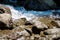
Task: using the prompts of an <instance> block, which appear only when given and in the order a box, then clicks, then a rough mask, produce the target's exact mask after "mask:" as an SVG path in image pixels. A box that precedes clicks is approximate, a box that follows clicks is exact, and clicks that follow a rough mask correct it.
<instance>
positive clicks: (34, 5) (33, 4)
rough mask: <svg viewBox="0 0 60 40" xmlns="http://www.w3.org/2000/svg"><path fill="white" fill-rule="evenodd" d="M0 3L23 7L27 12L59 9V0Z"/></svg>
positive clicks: (25, 0)
mask: <svg viewBox="0 0 60 40" xmlns="http://www.w3.org/2000/svg"><path fill="white" fill-rule="evenodd" d="M0 3H4V4H5V3H6V4H13V5H14V6H23V7H25V8H26V9H27V10H39V11H41V10H49V9H60V0H1V1H0Z"/></svg>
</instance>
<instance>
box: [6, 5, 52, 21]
mask: <svg viewBox="0 0 60 40" xmlns="http://www.w3.org/2000/svg"><path fill="white" fill-rule="evenodd" d="M6 6H7V7H9V8H10V10H11V13H12V18H13V20H15V19H19V18H22V17H25V18H26V19H27V20H31V19H32V18H34V17H35V16H41V15H50V14H52V11H51V10H48V11H33V10H30V11H27V10H25V8H24V7H13V6H10V5H6Z"/></svg>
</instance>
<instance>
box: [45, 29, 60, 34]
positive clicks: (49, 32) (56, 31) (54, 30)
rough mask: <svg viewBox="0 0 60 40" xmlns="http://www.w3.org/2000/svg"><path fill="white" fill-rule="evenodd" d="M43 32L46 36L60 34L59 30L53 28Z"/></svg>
mask: <svg viewBox="0 0 60 40" xmlns="http://www.w3.org/2000/svg"><path fill="white" fill-rule="evenodd" d="M45 32H47V33H48V34H60V33H59V32H60V28H54V29H48V30H46V31H45Z"/></svg>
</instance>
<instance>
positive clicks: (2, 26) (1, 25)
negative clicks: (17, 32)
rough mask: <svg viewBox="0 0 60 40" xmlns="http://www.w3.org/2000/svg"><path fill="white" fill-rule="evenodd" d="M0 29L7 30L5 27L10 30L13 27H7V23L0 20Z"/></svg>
mask: <svg viewBox="0 0 60 40" xmlns="http://www.w3.org/2000/svg"><path fill="white" fill-rule="evenodd" d="M0 29H1V30H7V29H9V30H12V29H13V27H7V25H6V24H5V23H3V22H1V21H0Z"/></svg>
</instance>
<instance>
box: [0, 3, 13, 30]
mask: <svg viewBox="0 0 60 40" xmlns="http://www.w3.org/2000/svg"><path fill="white" fill-rule="evenodd" d="M10 27H13V25H12V15H11V11H10V9H9V8H8V7H7V6H5V5H2V4H0V28H2V29H4V28H8V29H9V28H10Z"/></svg>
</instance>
